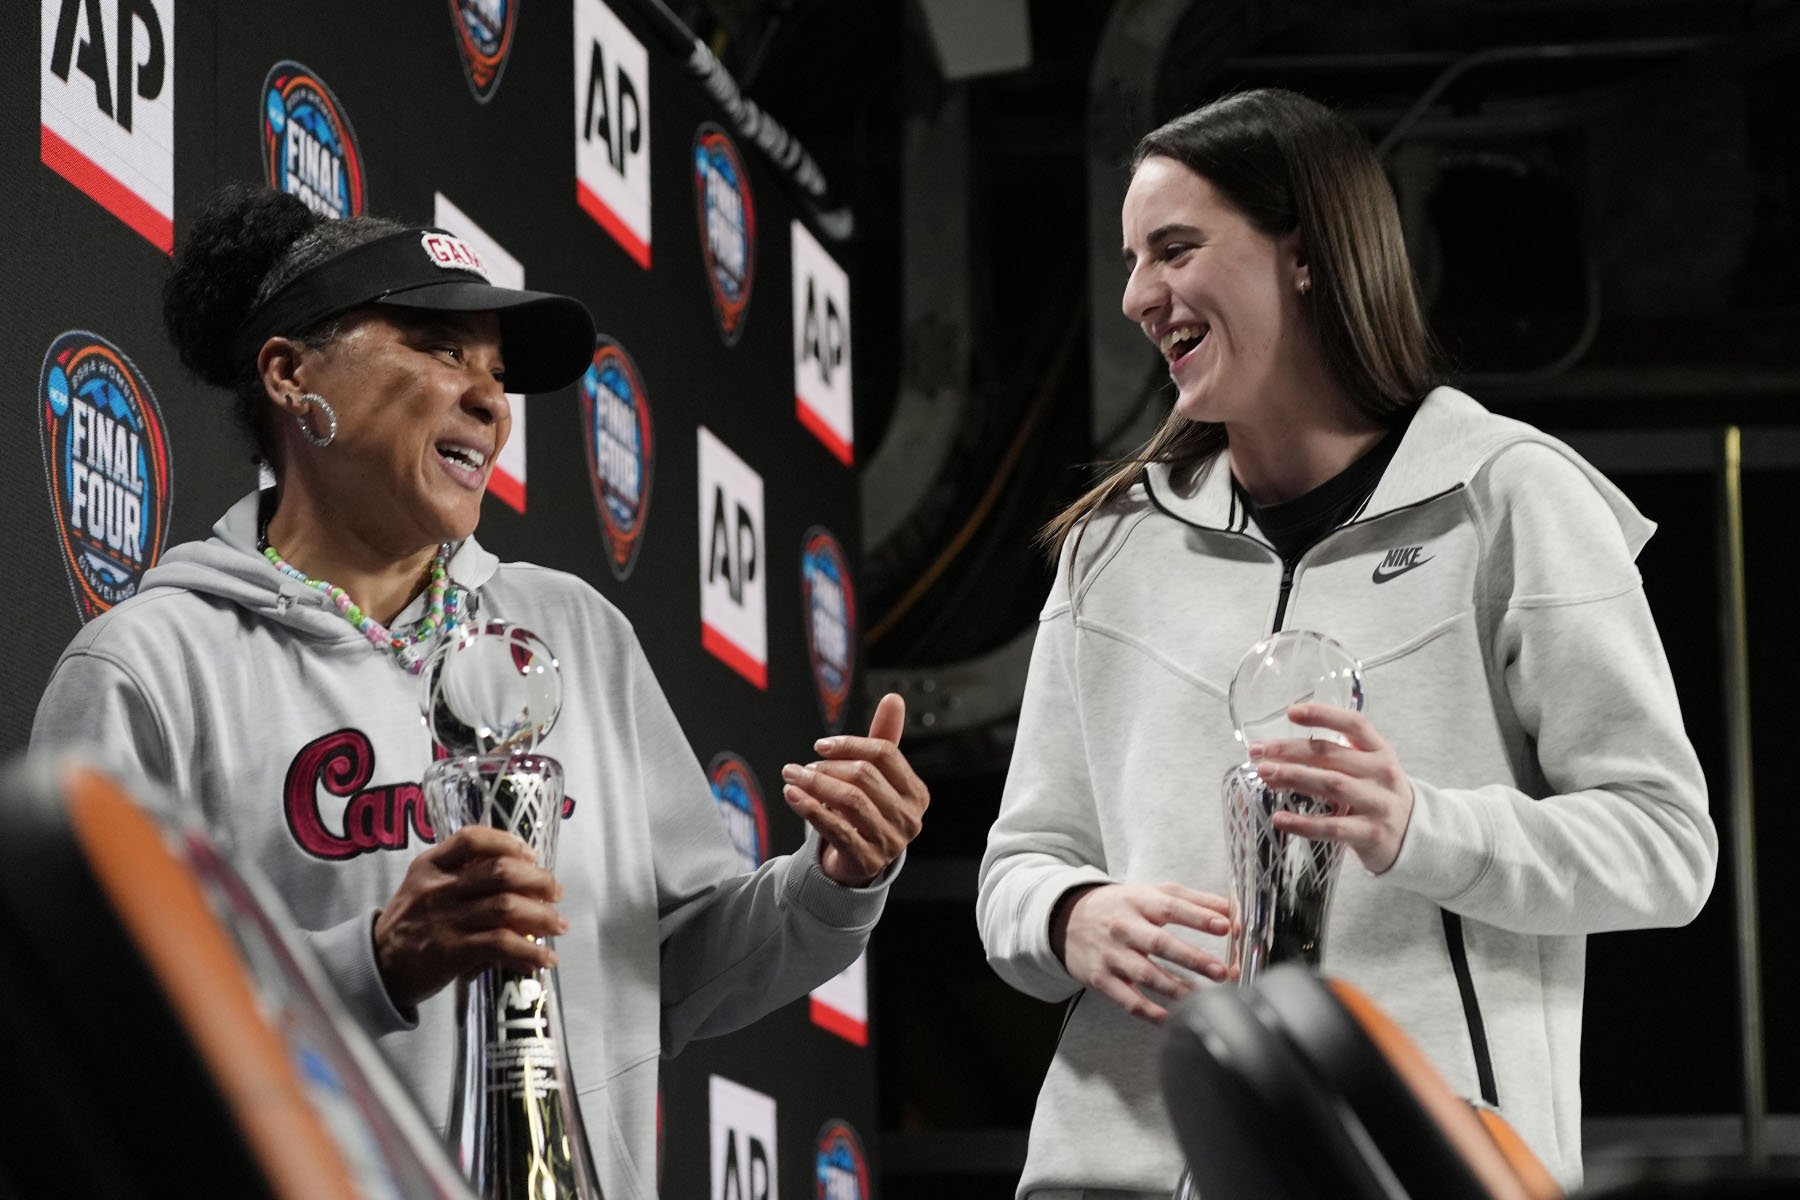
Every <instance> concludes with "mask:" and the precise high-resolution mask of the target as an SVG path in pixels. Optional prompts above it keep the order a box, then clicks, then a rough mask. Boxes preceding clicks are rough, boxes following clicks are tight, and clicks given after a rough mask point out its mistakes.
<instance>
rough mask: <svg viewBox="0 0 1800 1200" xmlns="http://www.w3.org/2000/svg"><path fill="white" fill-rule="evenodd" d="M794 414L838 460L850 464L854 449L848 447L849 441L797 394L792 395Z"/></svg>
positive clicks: (846, 464)
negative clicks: (840, 435) (838, 433)
mask: <svg viewBox="0 0 1800 1200" xmlns="http://www.w3.org/2000/svg"><path fill="white" fill-rule="evenodd" d="M794 415H795V416H796V417H798V418H799V419H800V423H801V424H802V425H804V426H806V427H807V429H809V430H811V431H812V435H813V436H814V437H816V438H818V439H819V440H820V441H821V442H824V443H825V448H826V449H827V450H829V451H831V452H832V453H833V454H835V455H837V457H838V461H840V462H842V463H843V464H844V465H845V466H846V467H847V466H849V465H850V463H851V461H852V460H853V458H854V456H855V453H854V451H852V450H851V449H850V443H849V442H846V441H845V440H844V439H843V438H841V437H839V436H838V435H837V434H836V433H835V432H834V431H833V430H832V428H831V426H829V425H827V424H825V420H824V418H822V417H820V416H819V414H818V413H816V412H814V411H813V410H812V409H811V408H809V407H807V403H806V401H804V400H802V399H801V398H800V397H798V396H795V397H794Z"/></svg>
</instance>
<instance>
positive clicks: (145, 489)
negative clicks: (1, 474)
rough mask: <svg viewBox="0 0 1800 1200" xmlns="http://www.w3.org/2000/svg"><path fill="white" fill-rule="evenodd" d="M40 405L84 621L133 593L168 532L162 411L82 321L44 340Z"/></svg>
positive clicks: (54, 505)
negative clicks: (78, 326) (81, 326)
mask: <svg viewBox="0 0 1800 1200" xmlns="http://www.w3.org/2000/svg"><path fill="white" fill-rule="evenodd" d="M38 411H39V426H38V429H39V434H40V439H41V441H42V443H43V449H44V474H45V475H46V477H47V480H46V481H47V483H48V484H49V487H50V506H51V509H52V511H53V512H54V514H55V517H56V530H57V534H58V536H59V537H60V538H61V539H62V546H63V565H64V567H65V568H66V569H67V570H68V573H69V586H70V588H71V589H72V590H73V591H74V593H75V603H76V604H77V605H78V606H79V607H80V609H81V618H82V620H84V621H86V620H91V619H92V618H94V617H97V616H99V615H100V614H101V613H103V612H105V611H106V610H107V609H109V608H111V607H112V606H113V605H115V604H117V603H119V602H120V601H121V600H126V599H129V598H130V597H131V596H133V595H135V594H136V592H137V589H138V581H139V580H140V579H142V578H143V575H144V572H145V571H147V570H149V569H150V568H151V567H152V566H154V565H155V564H156V559H157V556H158V555H160V554H161V553H162V550H163V545H164V542H165V540H166V539H167V537H168V533H169V491H170V488H169V442H168V438H167V437H166V436H165V435H164V433H163V421H162V414H161V412H159V411H158V409H157V407H156V397H155V396H154V395H152V394H151V392H150V385H149V384H148V383H146V382H144V377H143V375H141V374H140V373H139V372H138V369H137V367H136V366H134V365H133V364H132V361H131V360H130V359H129V358H126V357H125V354H124V352H123V351H122V350H120V349H119V348H118V347H117V346H115V345H113V344H112V343H111V342H109V341H107V340H106V339H105V338H102V337H100V336H98V335H97V334H92V333H88V332H87V331H85V330H80V329H75V330H70V331H69V332H67V333H64V334H62V335H60V336H59V337H58V338H57V339H56V340H55V341H54V342H51V343H50V349H49V351H48V352H47V353H46V354H45V355H44V369H43V374H42V377H41V378H40V379H39V381H38Z"/></svg>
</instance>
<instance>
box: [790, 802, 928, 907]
mask: <svg viewBox="0 0 1800 1200" xmlns="http://www.w3.org/2000/svg"><path fill="white" fill-rule="evenodd" d="M905 862H906V851H904V850H902V851H901V852H900V856H899V857H898V858H896V859H895V860H894V861H893V862H891V863H889V864H888V865H887V866H886V867H884V868H883V869H882V871H881V874H879V875H877V876H876V877H875V878H874V879H872V880H870V881H869V882H868V883H866V884H864V885H863V886H862V887H850V886H848V885H846V884H842V883H839V882H837V881H836V880H835V879H833V878H831V876H829V875H827V874H825V869H824V868H823V867H821V866H820V865H819V835H818V832H817V831H816V830H814V829H812V828H810V827H809V828H808V829H807V831H806V841H805V843H804V844H803V845H802V846H801V847H800V849H799V850H797V851H795V852H794V859H793V862H792V863H791V864H790V865H789V868H788V874H787V883H786V887H785V889H784V890H785V891H786V893H787V898H788V901H789V903H791V904H793V905H794V906H795V907H796V908H798V909H800V910H801V911H802V912H804V913H807V914H808V915H810V916H812V917H813V918H815V919H816V920H818V921H819V922H821V923H822V924H825V925H829V926H831V927H833V928H836V929H867V928H870V927H872V926H873V925H874V924H875V921H876V919H877V918H879V917H880V916H881V910H882V908H883V907H885V906H886V904H887V894H888V887H889V885H891V884H892V883H893V881H894V879H895V877H896V876H898V875H899V874H900V867H901V865H902V864H903V863H905Z"/></svg>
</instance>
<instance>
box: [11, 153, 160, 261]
mask: <svg viewBox="0 0 1800 1200" xmlns="http://www.w3.org/2000/svg"><path fill="white" fill-rule="evenodd" d="M39 128H40V129H41V130H42V131H43V148H42V150H41V152H40V153H41V155H42V157H43V160H44V165H45V166H47V167H49V168H50V169H51V170H52V171H55V172H56V173H57V174H58V175H61V176H62V177H63V178H64V179H66V180H68V181H69V182H70V183H72V184H74V185H75V186H76V187H78V188H80V189H81V190H82V191H83V192H86V193H87V194H88V195H89V196H90V197H92V198H93V199H94V201H95V202H96V203H98V204H99V205H100V207H101V208H104V209H105V210H106V211H107V212H109V213H111V214H112V215H113V216H115V217H117V218H119V220H121V221H123V222H125V223H126V224H127V225H129V226H131V227H132V228H133V229H135V230H137V231H138V232H139V233H140V234H142V235H143V236H144V237H145V238H146V239H148V240H149V242H150V244H151V245H152V246H155V247H156V248H157V249H158V250H161V251H162V252H163V253H164V254H169V253H172V252H173V251H174V249H175V222H174V221H172V220H171V219H169V218H168V217H165V216H163V215H162V214H161V213H159V212H157V211H156V210H155V209H154V208H151V207H150V205H149V204H147V203H145V201H144V199H143V198H142V197H141V196H139V195H138V194H137V193H136V192H134V191H132V190H131V189H130V188H128V187H126V186H125V185H124V184H123V183H120V182H119V181H118V180H117V179H115V178H113V176H112V175H111V174H110V173H108V172H107V170H106V169H105V168H104V167H102V166H101V165H100V164H99V163H97V162H95V161H94V160H93V159H91V158H89V157H88V156H87V155H85V154H83V153H82V152H81V151H79V150H77V149H76V148H75V147H73V146H71V145H69V143H68V142H66V141H64V140H63V139H62V138H61V137H59V136H58V135H57V133H56V131H55V130H53V129H51V128H50V127H49V126H48V125H42V126H39Z"/></svg>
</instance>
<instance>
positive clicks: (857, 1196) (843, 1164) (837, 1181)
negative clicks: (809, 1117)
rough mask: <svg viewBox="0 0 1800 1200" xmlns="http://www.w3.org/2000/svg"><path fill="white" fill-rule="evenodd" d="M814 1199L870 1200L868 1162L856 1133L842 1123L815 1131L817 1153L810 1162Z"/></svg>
mask: <svg viewBox="0 0 1800 1200" xmlns="http://www.w3.org/2000/svg"><path fill="white" fill-rule="evenodd" d="M814 1175H815V1178H816V1179H817V1187H816V1189H815V1190H814V1192H813V1195H814V1197H816V1200H872V1197H873V1196H874V1192H872V1191H870V1189H869V1160H868V1157H867V1156H866V1155H864V1154H863V1148H862V1143H861V1142H860V1141H858V1140H857V1137H856V1130H854V1129H852V1128H850V1126H849V1125H848V1124H847V1123H845V1122H843V1121H829V1122H827V1123H826V1125H825V1128H823V1129H821V1130H819V1152H818V1155H817V1157H816V1158H815V1159H814Z"/></svg>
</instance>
